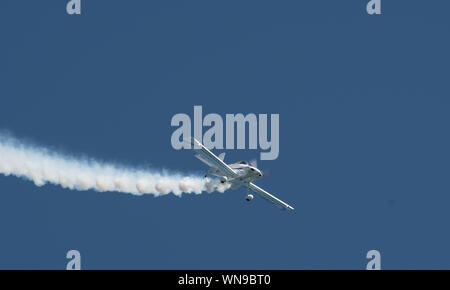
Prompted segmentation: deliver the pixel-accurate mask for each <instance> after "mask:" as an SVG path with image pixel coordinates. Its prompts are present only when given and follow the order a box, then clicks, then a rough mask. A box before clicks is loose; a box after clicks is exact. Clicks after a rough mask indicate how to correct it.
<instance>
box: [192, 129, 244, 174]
mask: <svg viewBox="0 0 450 290" xmlns="http://www.w3.org/2000/svg"><path fill="white" fill-rule="evenodd" d="M190 143H191V145H192V149H193V150H194V151H195V153H196V154H195V157H197V158H198V159H200V161H202V162H203V163H205V164H206V165H208V166H210V167H213V168H216V169H218V170H220V171H221V172H222V173H223V174H224V175H225V176H227V177H231V178H234V177H237V176H238V175H237V173H236V172H235V171H234V170H233V169H232V168H231V167H230V166H228V165H227V164H226V163H225V162H223V161H222V160H221V159H220V158H219V157H217V156H216V155H214V154H213V153H212V152H211V151H209V150H208V148H206V147H205V146H203V145H202V144H201V143H200V142H198V141H197V140H196V139H195V138H191V140H190Z"/></svg>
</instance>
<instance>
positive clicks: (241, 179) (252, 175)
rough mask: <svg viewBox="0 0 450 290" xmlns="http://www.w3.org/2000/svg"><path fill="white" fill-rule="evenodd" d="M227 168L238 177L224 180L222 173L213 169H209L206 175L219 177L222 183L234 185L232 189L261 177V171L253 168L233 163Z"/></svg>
mask: <svg viewBox="0 0 450 290" xmlns="http://www.w3.org/2000/svg"><path fill="white" fill-rule="evenodd" d="M229 166H230V167H231V168H232V169H233V170H234V171H235V172H236V173H237V175H238V176H237V177H235V178H232V179H229V178H226V177H225V176H224V175H223V174H222V172H220V171H219V170H217V169H214V168H211V169H210V170H209V171H208V174H209V175H214V176H217V177H219V178H220V180H221V182H222V183H225V182H229V183H232V184H233V185H234V186H233V187H234V188H237V187H239V186H241V185H243V184H245V183H250V182H253V181H254V180H256V179H259V178H261V177H262V173H261V171H260V170H259V169H258V168H256V167H254V166H250V165H248V164H240V163H233V164H230V165H229Z"/></svg>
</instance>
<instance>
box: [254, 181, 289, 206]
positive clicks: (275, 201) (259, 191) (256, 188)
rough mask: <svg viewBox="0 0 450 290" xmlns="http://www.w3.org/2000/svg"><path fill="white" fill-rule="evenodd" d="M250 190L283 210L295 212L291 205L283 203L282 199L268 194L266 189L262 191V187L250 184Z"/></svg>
mask: <svg viewBox="0 0 450 290" xmlns="http://www.w3.org/2000/svg"><path fill="white" fill-rule="evenodd" d="M249 188H250V190H251V191H253V192H254V193H256V194H257V195H259V196H260V197H262V198H264V199H265V200H267V201H269V202H271V203H273V204H275V205H276V206H277V207H279V208H281V209H290V210H294V208H293V207H292V206H290V205H289V204H287V203H285V202H284V201H282V200H281V199H278V198H276V197H275V196H273V195H271V194H270V193H268V192H267V191H265V190H264V189H262V188H261V187H259V186H257V185H255V184H254V183H252V182H250V184H249Z"/></svg>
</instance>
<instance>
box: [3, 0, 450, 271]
mask: <svg viewBox="0 0 450 290" xmlns="http://www.w3.org/2000/svg"><path fill="white" fill-rule="evenodd" d="M382 2H383V7H382V9H383V10H382V12H383V14H382V15H380V16H369V15H367V14H366V12H365V4H366V1H356V0H354V1H312V0H311V1H253V0H247V1H197V0H195V1H103V2H100V1H90V0H83V12H82V15H81V16H69V15H67V14H66V13H65V1H59V0H58V1H56V0H54V1H23V0H20V1H4V3H2V9H1V10H2V12H1V13H2V15H1V17H0V35H1V42H0V43H1V45H0V101H1V102H0V129H1V130H7V131H9V132H12V133H13V134H14V135H15V136H17V137H18V138H19V139H25V140H31V141H33V142H34V143H37V144H40V145H42V146H46V147H50V148H52V149H54V150H56V151H59V152H61V151H62V152H67V153H70V154H75V155H86V156H90V157H93V158H96V159H99V160H105V161H110V162H117V163H120V164H125V165H129V166H148V167H150V168H155V169H162V168H165V169H170V170H176V171H180V172H186V173H194V174H198V175H202V174H203V173H204V170H205V167H204V165H203V164H201V163H200V162H199V161H198V160H197V159H195V158H194V157H193V155H192V152H189V151H176V150H174V149H172V147H171V145H170V136H171V134H172V132H173V130H174V128H172V127H171V126H170V119H171V117H172V116H173V115H174V114H176V113H187V114H190V115H191V116H192V114H193V106H194V105H202V106H203V110H204V114H207V113H218V114H221V115H222V116H224V115H225V114H227V113H233V114H234V113H245V114H247V113H256V114H258V113H265V114H271V113H278V114H280V155H279V158H278V159H276V160H274V161H261V162H259V165H260V167H262V169H268V170H270V171H271V175H270V176H268V177H266V178H264V179H261V180H260V181H258V185H260V186H261V187H263V188H265V189H267V190H268V191H270V192H272V193H274V194H276V195H277V196H279V197H280V198H282V199H283V200H285V201H287V202H289V203H290V204H292V205H293V206H294V207H295V208H296V210H295V211H294V212H283V211H278V210H277V209H276V208H274V207H273V206H271V205H270V204H268V203H266V202H265V201H263V200H261V199H255V200H254V201H253V202H252V203H246V202H245V200H244V198H245V192H244V191H243V190H237V191H227V192H225V193H223V194H221V193H212V194H207V193H204V194H202V195H184V196H183V197H182V198H178V197H175V196H173V195H170V196H165V197H158V198H154V197H152V196H143V197H136V196H132V195H126V194H121V193H98V192H94V191H84V192H83V191H82V192H78V191H70V190H66V189H62V188H60V187H56V186H53V185H46V186H43V187H36V186H35V185H34V184H33V183H32V182H29V181H25V180H23V179H18V178H15V177H5V176H3V175H2V176H0V231H1V239H0V268H4V269H7V268H19V269H22V268H27V269H28V268H32V269H48V268H50V269H64V268H65V265H66V263H67V259H66V258H65V254H66V252H67V251H68V250H69V249H77V250H79V251H80V253H81V256H82V267H83V268H85V269H105V268H106V269H363V268H365V265H366V263H367V261H368V260H367V259H366V258H365V256H366V253H367V251H369V250H372V249H377V250H379V251H380V253H381V261H382V267H383V268H389V269H398V268H448V265H449V264H448V261H449V260H450V251H449V250H448V244H449V242H450V235H449V233H448V232H447V231H446V230H445V229H446V228H447V226H448V220H449V218H450V214H449V211H448V204H449V202H450V197H449V195H448V193H449V184H448V174H449V166H448V164H449V161H450V155H449V152H448V148H449V145H450V138H449V135H448V124H449V121H450V117H449V114H448V112H449V105H450V102H449V99H448V96H449V87H448V68H449V60H450V59H449V55H448V51H450V42H449V39H448V37H447V35H448V31H449V24H450V20H449V18H448V16H447V15H446V11H448V9H449V8H450V7H449V4H445V3H443V2H442V1H427V2H424V1H382ZM216 153H220V152H216ZM259 153H260V152H259V151H258V150H228V151H227V160H229V161H231V160H238V159H252V158H255V157H258V156H259Z"/></svg>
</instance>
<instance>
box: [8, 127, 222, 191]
mask: <svg viewBox="0 0 450 290" xmlns="http://www.w3.org/2000/svg"><path fill="white" fill-rule="evenodd" d="M0 173H1V174H4V175H6V176H8V175H14V176H17V177H23V178H26V179H28V180H31V181H33V182H34V184H36V185H37V186H42V185H44V184H46V183H52V184H55V185H60V186H62V187H64V188H68V189H72V190H96V191H101V192H103V191H117V192H123V193H131V194H135V195H141V194H153V195H155V196H158V195H164V194H168V193H171V192H172V193H173V194H175V195H177V196H181V194H182V193H196V194H200V193H201V192H202V191H208V192H212V191H214V190H217V191H220V192H223V191H225V190H226V189H228V186H224V185H222V184H221V183H220V182H218V181H216V180H211V179H203V178H199V177H196V176H192V175H190V176H183V175H181V174H170V173H165V172H155V171H153V170H143V169H133V168H128V167H125V166H117V165H113V164H106V163H102V162H98V161H93V160H91V159H86V158H74V157H68V156H64V155H62V154H58V153H55V152H50V151H49V150H47V149H45V148H39V147H36V146H33V145H26V144H23V143H21V142H19V141H18V140H17V139H15V138H13V137H11V136H8V135H6V134H2V133H0Z"/></svg>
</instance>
